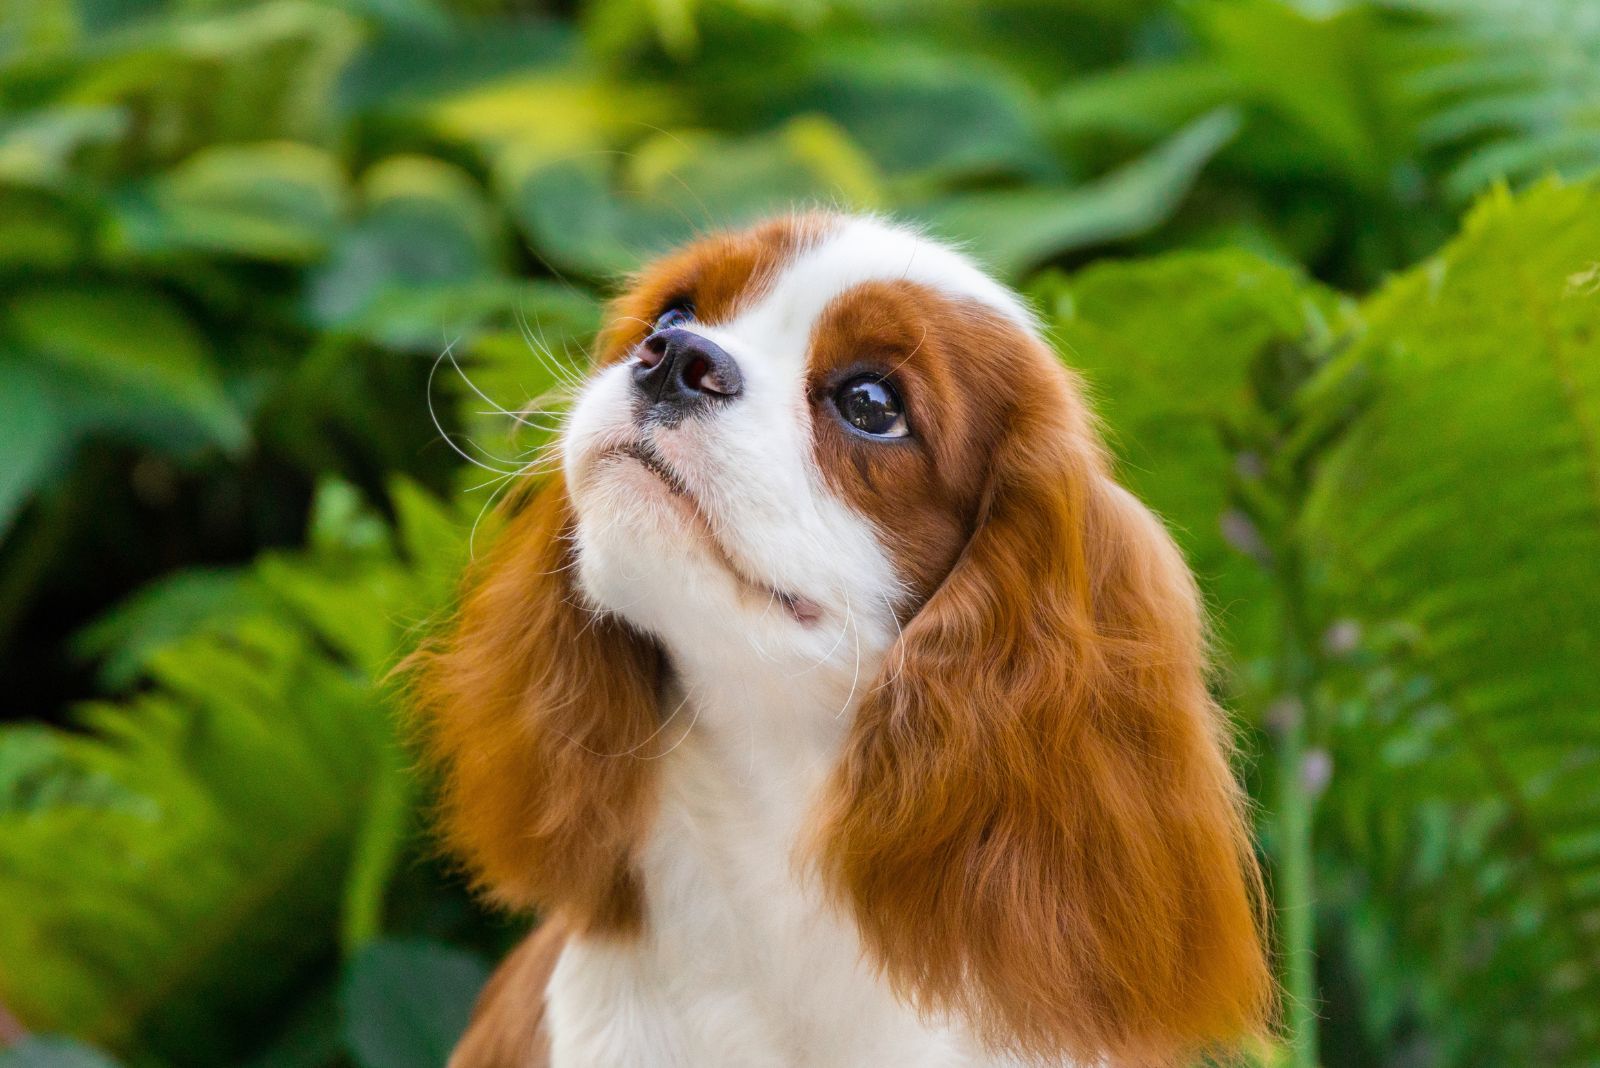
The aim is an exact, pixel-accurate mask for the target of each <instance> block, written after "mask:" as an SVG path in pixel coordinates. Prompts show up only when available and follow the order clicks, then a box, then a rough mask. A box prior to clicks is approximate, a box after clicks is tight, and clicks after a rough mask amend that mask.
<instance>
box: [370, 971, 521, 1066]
mask: <svg viewBox="0 0 1600 1068" xmlns="http://www.w3.org/2000/svg"><path fill="white" fill-rule="evenodd" d="M488 976H489V969H488V967H487V966H486V965H485V964H484V963H483V961H482V960H480V959H479V958H478V957H476V956H474V955H472V954H470V953H465V952H462V951H461V950H458V949H452V948H450V947H448V946H445V945H442V944H440V943H437V942H424V941H400V940H379V941H376V942H373V943H371V944H369V945H368V946H367V947H366V948H365V949H363V950H362V951H361V952H360V953H359V954H357V955H356V957H355V959H353V960H352V961H351V962H350V966H349V969H348V971H347V972H346V974H345V981H344V1012H345V1041H346V1043H347V1044H348V1046H349V1049H350V1052H351V1054H353V1055H354V1057H355V1059H356V1061H357V1063H359V1064H360V1065H361V1068H444V1063H445V1061H446V1060H448V1059H449V1056H450V1050H451V1049H452V1048H453V1047H454V1046H455V1043H456V1039H458V1038H459V1037H461V1032H462V1031H463V1030H464V1029H465V1028H466V1026H467V1019H468V1017H469V1016H470V1015H471V1014H472V1003H473V1000H474V999H475V998H476V997H477V995H478V990H479V988H480V987H482V986H483V982H484V980H485V979H487V978H488Z"/></svg>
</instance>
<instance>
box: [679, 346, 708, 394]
mask: <svg viewBox="0 0 1600 1068" xmlns="http://www.w3.org/2000/svg"><path fill="white" fill-rule="evenodd" d="M710 369H711V365H710V364H708V363H707V362H706V358H705V357H704V356H699V355H696V356H693V357H691V358H690V359H689V361H688V363H687V364H685V366H684V368H683V384H684V385H686V386H688V387H689V388H690V389H693V390H699V391H702V392H703V391H704V389H705V386H704V384H703V383H704V382H705V377H706V372H707V371H708V370H710Z"/></svg>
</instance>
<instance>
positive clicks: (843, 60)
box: [768, 40, 1058, 182]
mask: <svg viewBox="0 0 1600 1068" xmlns="http://www.w3.org/2000/svg"><path fill="white" fill-rule="evenodd" d="M768 107H769V108H773V109H779V108H781V109H782V111H783V112H784V113H788V114H806V113H809V112H815V113H818V114H822V115H826V116H827V117H828V118H830V119H832V120H833V121H834V122H836V123H838V124H839V126H840V127H841V128H842V129H843V130H844V131H845V133H846V134H848V135H849V136H850V138H851V139H852V140H853V141H854V142H855V143H856V144H858V145H860V146H861V147H862V150H863V151H864V152H866V153H867V155H869V156H870V157H871V158H872V160H873V162H874V163H876V164H877V166H878V167H879V168H880V169H881V170H882V171H883V172H884V173H885V174H889V175H897V176H899V175H904V176H915V177H916V178H917V179H918V180H919V181H921V182H930V181H949V180H952V179H955V178H959V177H961V176H963V175H974V174H976V175H989V174H995V173H1013V174H1018V173H1020V174H1031V175H1050V174H1052V173H1054V172H1055V171H1056V170H1057V169H1058V168H1057V166H1056V165H1055V163H1054V161H1053V160H1051V159H1050V157H1049V154H1048V153H1047V152H1046V150H1045V146H1044V144H1043V142H1042V141H1041V139H1040V137H1039V134H1038V129H1037V124H1036V122H1035V117H1034V105H1033V101H1032V100H1031V99H1030V97H1029V94H1028V93H1027V92H1026V90H1025V89H1024V87H1023V86H1022V85H1021V84H1020V82H1019V80H1018V79H1017V78H1016V77H1015V75H1013V74H1012V73H1011V72H1009V71H1007V70H1006V69H1005V68H1004V67H1002V66H999V65H997V64H992V63H987V62H984V61H983V60H982V59H981V58H977V57H974V56H972V55H970V54H956V53H947V52H938V51H932V50H929V49H927V48H919V47H915V46H908V43H907V42H906V41H904V40H899V41H895V42H893V43H892V44H888V43H881V44H877V45H872V46H866V47H863V46H860V45H857V46H855V47H844V48H839V49H833V50H830V51H829V53H828V54H826V55H825V56H824V58H823V61H822V62H821V63H820V64H819V65H818V67H817V69H816V70H815V71H813V72H812V73H811V74H810V75H809V77H807V78H806V80H805V81H804V82H803V83H802V84H801V85H800V86H798V87H797V88H796V89H794V90H793V91H788V92H785V91H783V90H782V87H781V86H780V87H779V92H778V93H777V94H776V99H775V100H773V101H772V102H771V103H770V104H769V105H768ZM935 115H936V116H938V121H937V122H929V121H928V118H929V116H935Z"/></svg>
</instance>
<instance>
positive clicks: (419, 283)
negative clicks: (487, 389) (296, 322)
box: [310, 156, 518, 347]
mask: <svg viewBox="0 0 1600 1068" xmlns="http://www.w3.org/2000/svg"><path fill="white" fill-rule="evenodd" d="M361 192H362V199H363V200H364V202H365V210H364V212H363V214H362V217H361V218H360V219H359V220H358V221H357V222H356V223H355V225H354V226H352V227H351V228H350V229H349V230H347V231H346V232H344V233H343V234H341V235H340V237H339V239H338V242H337V244H336V245H335V247H334V252H333V255H332V256H331V257H330V258H329V261H328V263H327V264H326V265H325V266H323V267H322V268H321V269H320V270H318V271H317V273H316V274H314V275H313V276H312V278H311V281H310V287H311V291H310V308H311V314H312V317H313V318H314V319H315V320H316V321H317V322H318V323H320V324H322V325H325V326H331V327H343V328H346V329H355V330H358V331H360V332H363V333H367V334H369V335H373V336H374V339H375V340H379V341H381V342H382V343H385V344H389V345H392V346H395V347H410V346H417V347H436V346H438V345H439V344H440V343H441V338H442V337H443V336H445V335H447V334H452V333H456V332H459V331H460V330H461V329H463V328H464V327H467V326H471V325H474V321H475V319H476V318H479V317H482V316H483V315H486V314H491V313H493V312H494V311H496V310H499V309H501V308H503V307H504V306H505V303H506V302H507V301H508V297H509V295H510V294H513V293H515V292H516V291H517V289H518V284H517V283H515V282H512V281H511V280H509V279H503V278H496V277H495V275H496V273H497V270H498V267H499V260H500V258H501V256H500V253H501V249H500V233H499V222H498V219H497V218H496V217H495V215H494V213H493V212H492V211H491V209H490V207H489V205H488V203H487V202H486V200H485V198H484V195H483V191H482V190H481V189H480V188H479V187H478V185H477V183H476V182H475V181H474V180H473V179H472V178H471V176H469V175H468V174H467V173H466V172H465V171H463V170H461V169H460V168H457V167H454V166H451V165H450V164H447V163H444V162H442V161H439V160H433V159H428V158H426V157H422V156H395V157H390V158H389V159H386V160H384V161H382V162H380V163H378V164H376V165H375V166H374V167H372V168H371V169H370V170H369V171H368V172H367V173H366V175H365V176H364V177H363V179H362V183H361ZM426 312H432V313H434V314H438V315H441V316H444V315H452V316H454V318H441V319H439V320H436V321H432V322H428V321H426Z"/></svg>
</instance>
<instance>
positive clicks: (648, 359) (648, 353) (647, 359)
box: [639, 330, 667, 367]
mask: <svg viewBox="0 0 1600 1068" xmlns="http://www.w3.org/2000/svg"><path fill="white" fill-rule="evenodd" d="M666 354H667V339H666V338H665V337H663V336H662V334H661V332H660V331H659V330H658V331H656V332H655V333H654V334H651V335H650V336H649V337H647V338H645V339H644V344H642V345H640V346H639V362H640V363H642V364H644V365H645V366H646V367H654V366H655V365H656V364H658V363H660V362H661V360H662V358H663V357H665V356H666Z"/></svg>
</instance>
